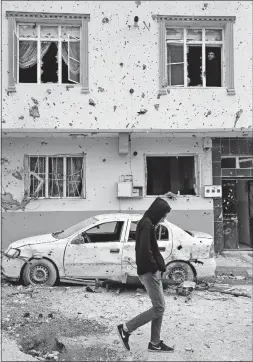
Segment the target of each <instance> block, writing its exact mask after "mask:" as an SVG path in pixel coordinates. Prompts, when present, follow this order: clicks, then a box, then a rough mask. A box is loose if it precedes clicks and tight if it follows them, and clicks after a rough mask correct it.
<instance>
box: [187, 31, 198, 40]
mask: <svg viewBox="0 0 253 362" xmlns="http://www.w3.org/2000/svg"><path fill="white" fill-rule="evenodd" d="M201 40H202V29H187V41H201Z"/></svg>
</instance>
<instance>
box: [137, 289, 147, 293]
mask: <svg viewBox="0 0 253 362" xmlns="http://www.w3.org/2000/svg"><path fill="white" fill-rule="evenodd" d="M136 292H137V293H145V292H146V291H145V290H144V289H143V288H137V289H136Z"/></svg>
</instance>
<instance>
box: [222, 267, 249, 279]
mask: <svg viewBox="0 0 253 362" xmlns="http://www.w3.org/2000/svg"><path fill="white" fill-rule="evenodd" d="M231 274H232V275H233V276H244V277H246V278H252V274H253V273H252V268H251V267H235V266H217V267H216V270H215V275H231Z"/></svg>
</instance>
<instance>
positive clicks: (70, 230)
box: [52, 217, 98, 239]
mask: <svg viewBox="0 0 253 362" xmlns="http://www.w3.org/2000/svg"><path fill="white" fill-rule="evenodd" d="M96 221H98V219H97V218H95V217H91V218H89V219H86V220H84V221H81V222H79V223H78V224H75V225H73V226H70V227H69V228H67V229H65V230H62V231H55V232H54V233H52V236H53V237H55V238H57V239H65V238H68V237H70V236H71V235H73V234H75V233H76V232H78V231H79V230H81V229H83V228H85V227H86V226H89V225H92V224H93V223H94V222H96Z"/></svg>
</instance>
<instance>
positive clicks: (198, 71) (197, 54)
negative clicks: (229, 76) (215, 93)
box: [166, 28, 224, 87]
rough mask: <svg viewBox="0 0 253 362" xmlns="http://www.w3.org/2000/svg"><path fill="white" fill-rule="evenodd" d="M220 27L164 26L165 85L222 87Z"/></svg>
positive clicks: (221, 31) (221, 36)
mask: <svg viewBox="0 0 253 362" xmlns="http://www.w3.org/2000/svg"><path fill="white" fill-rule="evenodd" d="M223 38H224V36H223V30H222V29H205V28H196V29H193V28H167V29H166V44H167V84H168V86H170V87H171V86H178V87H221V86H222V85H223V80H222V63H223V53H222V51H223Z"/></svg>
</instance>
